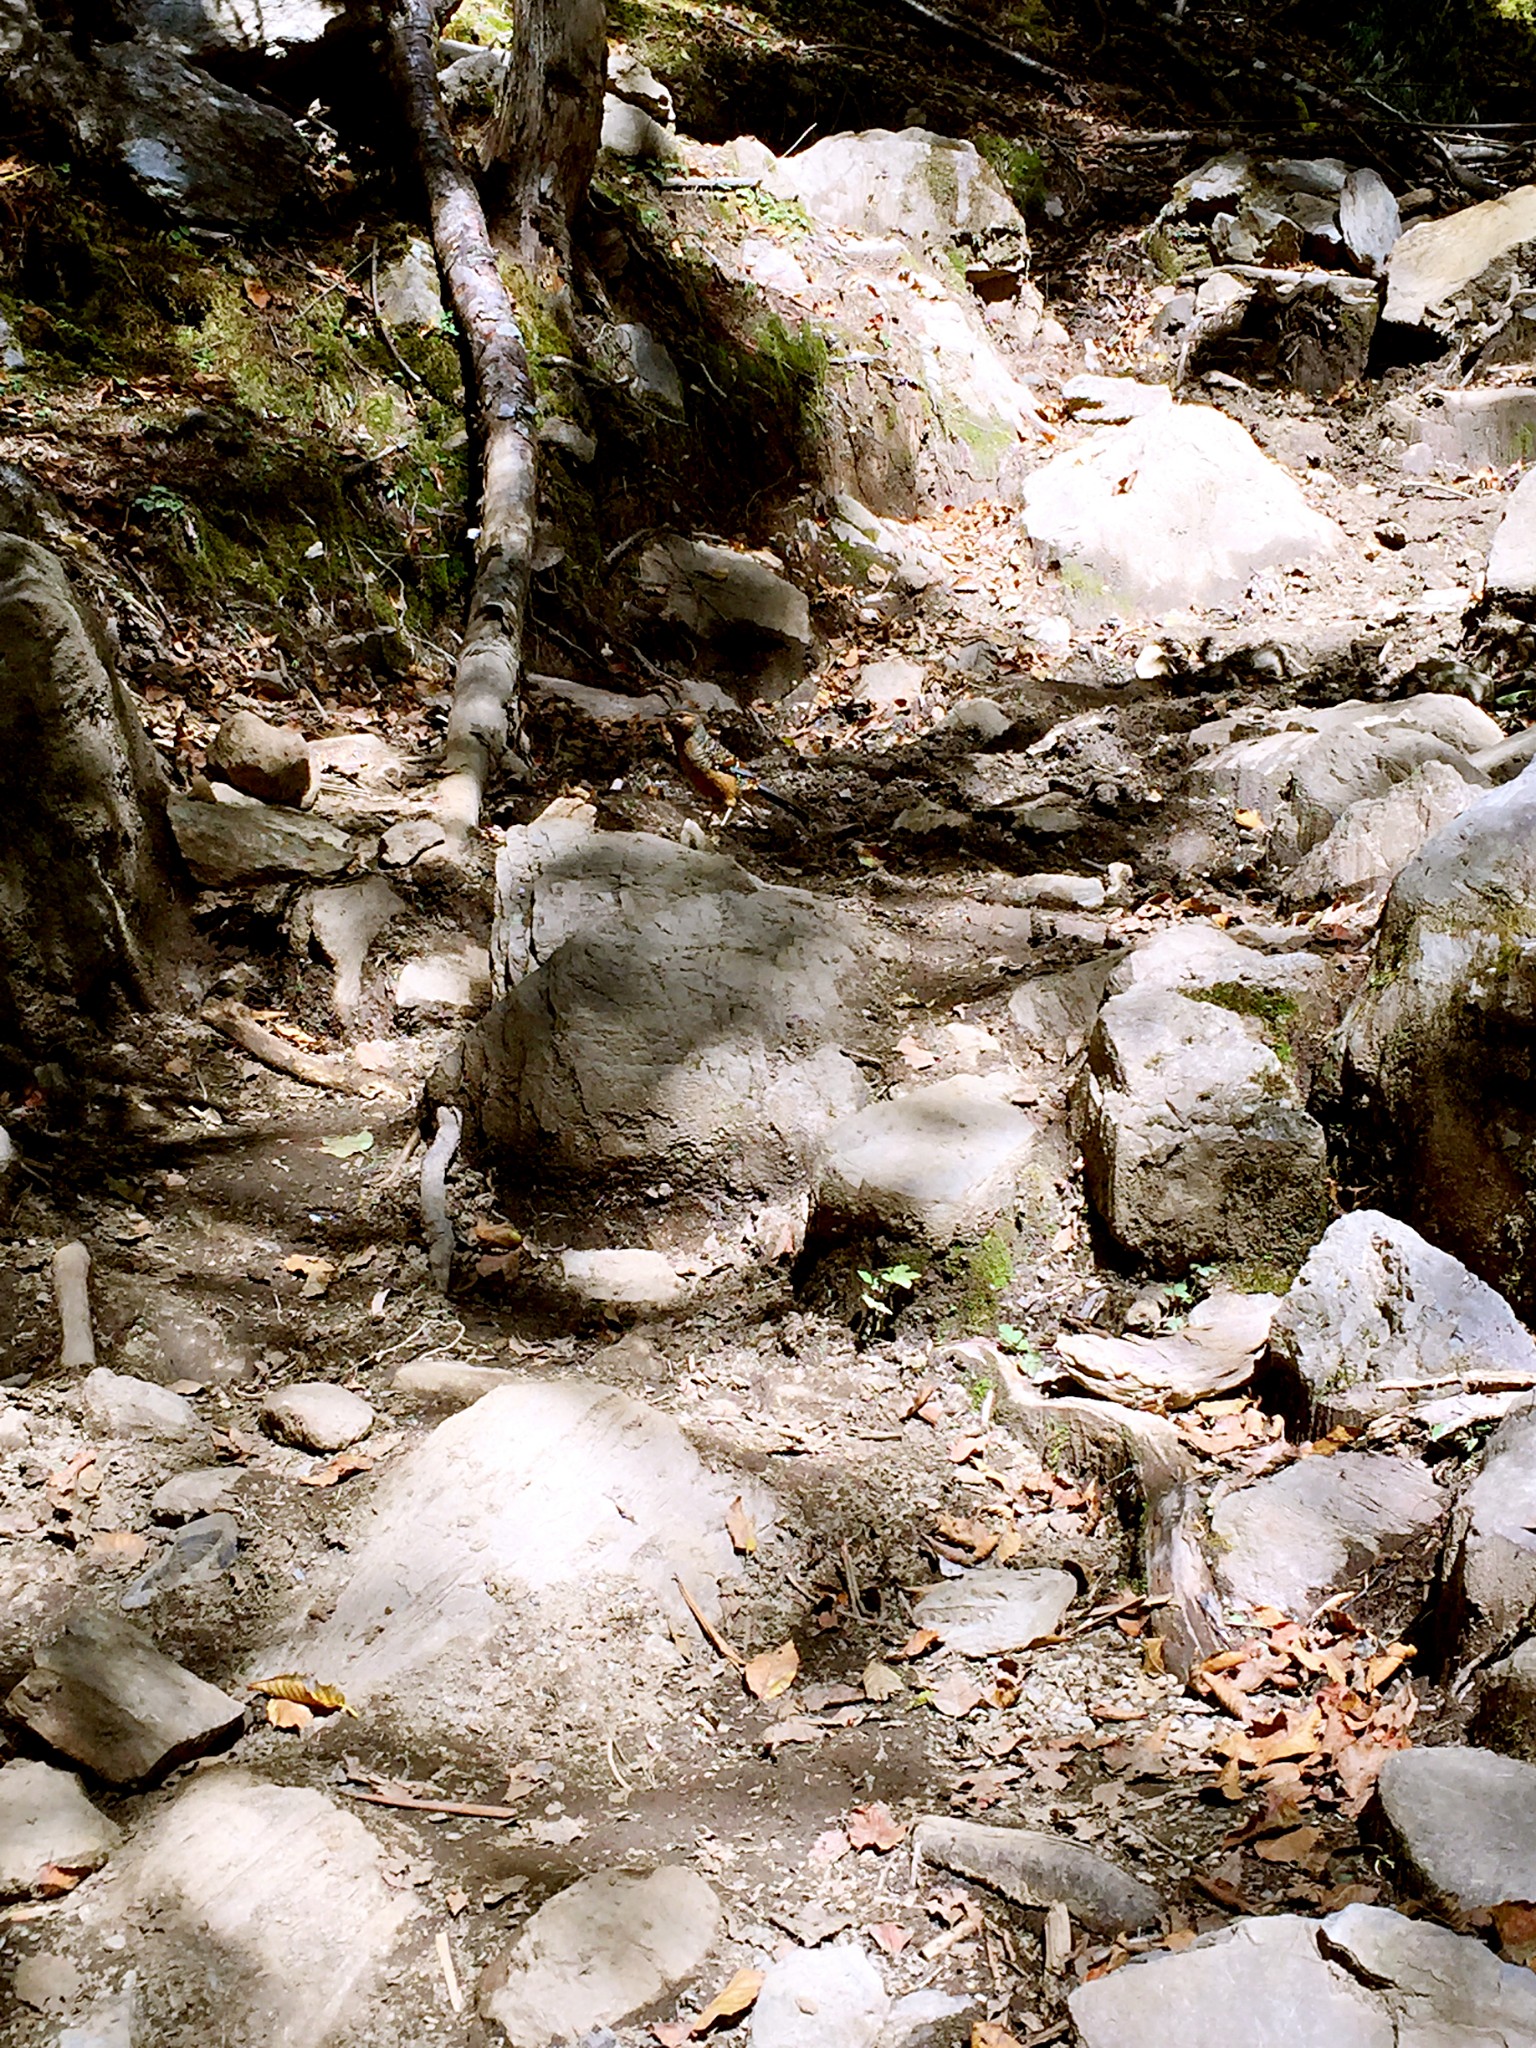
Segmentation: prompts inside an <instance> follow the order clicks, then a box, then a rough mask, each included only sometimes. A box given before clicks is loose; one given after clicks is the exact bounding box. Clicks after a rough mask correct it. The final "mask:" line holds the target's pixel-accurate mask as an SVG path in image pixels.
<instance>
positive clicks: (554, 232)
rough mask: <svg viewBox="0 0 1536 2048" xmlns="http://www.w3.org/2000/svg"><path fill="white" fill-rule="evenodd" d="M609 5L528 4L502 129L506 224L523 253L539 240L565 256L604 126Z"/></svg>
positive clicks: (592, 1)
mask: <svg viewBox="0 0 1536 2048" xmlns="http://www.w3.org/2000/svg"><path fill="white" fill-rule="evenodd" d="M607 13H608V10H607V8H606V6H605V5H604V0H523V7H522V13H521V17H520V19H519V21H518V30H517V39H516V42H515V44H514V46H513V62H512V66H511V69H510V72H509V74H508V78H507V89H506V96H505V98H504V99H503V101H502V105H501V111H500V114H499V116H498V120H497V127H496V160H497V164H498V167H499V168H500V170H501V173H502V175H503V177H504V178H505V179H506V192H507V218H508V225H509V228H510V231H511V232H512V233H513V235H514V236H515V237H516V240H517V245H518V249H519V253H520V254H521V255H522V256H523V258H524V259H525V260H526V261H530V262H531V261H532V259H533V257H534V255H535V252H536V250H537V247H538V243H539V241H540V240H542V241H543V242H545V243H546V244H548V245H549V246H550V247H552V248H553V249H555V250H556V251H557V253H558V254H559V255H560V256H562V257H564V256H565V255H566V254H567V253H568V248H569V239H570V235H569V231H570V224H571V222H572V221H573V220H574V219H575V217H576V215H577V213H578V212H579V211H580V209H581V205H582V202H583V201H584V200H585V198H586V196H587V186H588V183H589V182H590V180H591V177H592V166H593V165H594V164H595V163H596V161H597V149H598V141H599V138H600V137H601V134H602V127H603V80H604V73H605V71H606V68H607V56H608V23H607Z"/></svg>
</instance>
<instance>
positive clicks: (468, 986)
mask: <svg viewBox="0 0 1536 2048" xmlns="http://www.w3.org/2000/svg"><path fill="white" fill-rule="evenodd" d="M490 994H491V956H490V954H489V953H488V952H487V951H486V949H485V947H484V946H475V945H471V944H469V943H468V942H467V941H466V942H465V943H464V944H462V945H460V946H459V947H458V948H456V949H455V950H454V951H452V952H443V953H422V954H418V955H417V956H416V958H415V959H413V960H407V961H406V963H405V965H404V966H403V967H402V968H401V969H400V977H399V979H398V981H397V982H396V983H395V1008H396V1009H397V1010H453V1011H479V1010H483V1009H484V1008H485V1006H486V1004H487V1002H489V1000H490Z"/></svg>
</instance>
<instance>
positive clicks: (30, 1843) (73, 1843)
mask: <svg viewBox="0 0 1536 2048" xmlns="http://www.w3.org/2000/svg"><path fill="white" fill-rule="evenodd" d="M122 1839H123V1834H122V1829H121V1828H119V1827H118V1826H117V1824H116V1822H115V1821H110V1820H108V1818H107V1816H106V1815H105V1814H104V1813H98V1812H97V1811H96V1808H95V1807H94V1806H92V1804H91V1802H90V1800H89V1799H87V1798H86V1796H85V1794H84V1792H83V1791H81V1789H80V1780H79V1779H78V1778H77V1777H76V1776H75V1775H74V1773H73V1772H72V1771H57V1770H55V1769H54V1768H53V1766H52V1765H51V1764H38V1763H28V1762H26V1761H24V1760H23V1759H22V1758H21V1757H16V1758H14V1759H13V1760H12V1761H11V1762H10V1763H8V1764H6V1765H5V1766H4V1768H3V1769H0V1899H25V1898H31V1897H33V1896H34V1895H35V1894H37V1893H41V1892H45V1891H49V1890H54V1891H57V1890H58V1889H59V1882H60V1880H59V1875H58V1874H59V1873H61V1872H63V1873H67V1874H69V1875H72V1876H76V1877H83V1876H84V1875H85V1874H86V1873H87V1872H88V1871H92V1870H99V1869H100V1868H101V1866H102V1864H103V1863H105V1862H106V1860H107V1858H108V1857H109V1856H110V1855H111V1854H112V1851H113V1850H114V1849H115V1848H116V1847H117V1846H118V1844H119V1842H121V1841H122Z"/></svg>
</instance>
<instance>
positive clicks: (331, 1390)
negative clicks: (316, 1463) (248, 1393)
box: [261, 1380, 373, 1451]
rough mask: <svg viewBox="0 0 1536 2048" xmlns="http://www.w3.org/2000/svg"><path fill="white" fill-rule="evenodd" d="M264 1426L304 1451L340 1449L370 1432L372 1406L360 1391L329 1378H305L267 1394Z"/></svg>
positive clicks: (283, 1441) (272, 1434) (279, 1440)
mask: <svg viewBox="0 0 1536 2048" xmlns="http://www.w3.org/2000/svg"><path fill="white" fill-rule="evenodd" d="M261 1426H262V1428H263V1429H264V1430H265V1431H266V1432H267V1434H268V1436H272V1437H275V1438H276V1439H277V1441H278V1442H279V1443H282V1444H293V1445H295V1446H297V1448H298V1449H299V1450H301V1451H340V1450H344V1449H345V1448H346V1446H347V1445H348V1444H355V1443H356V1442H357V1440H358V1438H359V1437H364V1436H366V1435H367V1434H368V1432H369V1430H370V1429H372V1427H373V1410H372V1408H371V1407H370V1406H369V1405H368V1403H367V1402H366V1401H365V1400H364V1399H363V1397H362V1395H361V1394H353V1393H350V1392H349V1391H348V1390H347V1388H345V1387H338V1386H335V1385H334V1384H333V1383H332V1382H331V1381H329V1380H305V1381H301V1382H299V1384H298V1385H296V1386H291V1387H280V1388H279V1389H278V1391H277V1392H276V1393H275V1394H269V1395H268V1396H267V1398H266V1400H265V1401H264V1402H263V1403H262V1408H261Z"/></svg>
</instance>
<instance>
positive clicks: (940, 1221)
mask: <svg viewBox="0 0 1536 2048" xmlns="http://www.w3.org/2000/svg"><path fill="white" fill-rule="evenodd" d="M1038 1136H1039V1133H1038V1130H1037V1128H1036V1125H1035V1123H1034V1122H1033V1120H1032V1119H1031V1118H1029V1117H1027V1116H1025V1115H1024V1114H1023V1113H1022V1112H1021V1111H1019V1110H1017V1109H1015V1108H1014V1107H1013V1105H1012V1103H1010V1102H1008V1101H1007V1100H1005V1099H1004V1096H1003V1094H1002V1092H1001V1090H1000V1089H999V1087H998V1086H997V1085H996V1083H995V1082H994V1081H993V1080H992V1079H991V1077H988V1078H987V1079H985V1080H984V1079H983V1078H982V1077H981V1076H979V1075H976V1074H956V1075H953V1076H951V1078H950V1079H948V1080H945V1081H936V1082H934V1083H933V1084H932V1086H930V1087H927V1088H914V1089H912V1090H911V1091H910V1093H908V1094H906V1095H899V1096H894V1097H892V1098H891V1100H889V1101H887V1102H878V1103H875V1104H874V1105H873V1106H872V1107H871V1108H869V1109H865V1110H861V1111H860V1112H859V1114H858V1115H857V1116H854V1117H847V1118H843V1119H840V1120H839V1121H838V1122H837V1123H835V1124H834V1125H833V1126H832V1127H831V1129H830V1130H829V1131H828V1133H827V1136H826V1140H825V1143H824V1146H823V1149H822V1154H821V1166H820V1172H819V1174H818V1177H817V1183H816V1210H817V1219H818V1221H817V1224H815V1225H813V1229H814V1228H817V1227H820V1228H822V1229H825V1230H829V1231H835V1230H837V1229H839V1228H842V1227H846V1226H848V1225H850V1224H851V1225H858V1224H861V1223H866V1224H872V1225H874V1226H876V1227H877V1228H883V1229H887V1230H894V1231H899V1232H905V1233H909V1234H911V1235H913V1236H915V1237H917V1238H920V1239H922V1240H923V1241H924V1242H925V1243H928V1244H931V1245H933V1246H935V1247H937V1248H939V1249H944V1248H945V1247H947V1246H949V1245H952V1244H953V1243H954V1242H955V1241H956V1239H963V1238H973V1237H981V1236H983V1235H984V1234H985V1233H986V1231H987V1230H988V1229H990V1227H991V1226H992V1224H994V1223H995V1222H996V1221H997V1220H998V1218H999V1217H1000V1216H1003V1215H1006V1214H1007V1213H1009V1212H1010V1211H1011V1210H1012V1208H1013V1206H1014V1203H1015V1201H1016V1199H1017V1196H1018V1191H1019V1184H1020V1180H1021V1178H1022V1176H1023V1175H1024V1174H1025V1172H1026V1171H1027V1169H1028V1167H1029V1163H1030V1160H1031V1157H1032V1156H1033V1154H1034V1150H1035V1147H1036V1144H1037V1141H1038Z"/></svg>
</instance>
